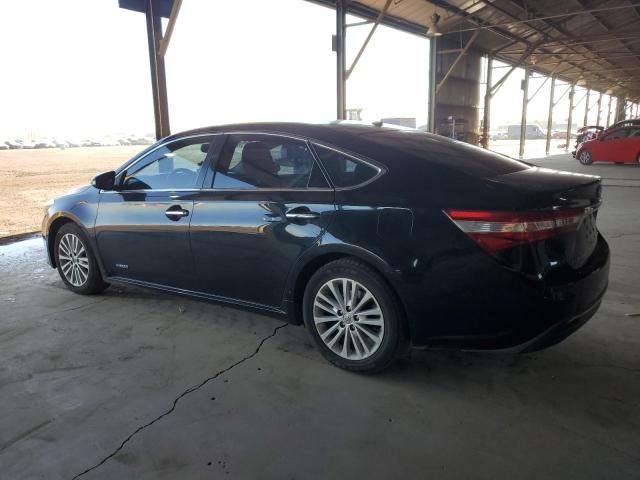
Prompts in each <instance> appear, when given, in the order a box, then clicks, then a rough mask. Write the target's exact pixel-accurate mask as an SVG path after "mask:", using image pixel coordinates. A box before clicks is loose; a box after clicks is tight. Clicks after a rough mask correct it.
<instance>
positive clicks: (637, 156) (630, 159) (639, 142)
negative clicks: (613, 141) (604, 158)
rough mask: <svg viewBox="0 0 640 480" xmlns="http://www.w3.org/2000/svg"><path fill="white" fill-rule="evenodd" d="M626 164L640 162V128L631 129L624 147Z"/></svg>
mask: <svg viewBox="0 0 640 480" xmlns="http://www.w3.org/2000/svg"><path fill="white" fill-rule="evenodd" d="M623 161H624V162H626V163H636V162H640V127H636V128H630V129H629V135H628V137H627V138H626V142H625V145H624V159H623Z"/></svg>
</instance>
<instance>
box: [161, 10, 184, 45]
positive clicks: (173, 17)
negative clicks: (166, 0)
mask: <svg viewBox="0 0 640 480" xmlns="http://www.w3.org/2000/svg"><path fill="white" fill-rule="evenodd" d="M181 6H182V0H174V1H173V6H172V7H171V14H170V15H169V23H167V30H166V31H165V33H164V37H162V40H160V50H159V51H158V55H160V56H161V57H164V56H165V54H166V53H167V48H169V42H171V36H172V35H173V28H174V27H175V25H176V20H177V19H178V14H179V13H180V7H181Z"/></svg>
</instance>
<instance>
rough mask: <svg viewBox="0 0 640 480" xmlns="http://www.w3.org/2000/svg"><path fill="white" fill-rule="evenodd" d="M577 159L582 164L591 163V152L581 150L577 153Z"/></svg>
mask: <svg viewBox="0 0 640 480" xmlns="http://www.w3.org/2000/svg"><path fill="white" fill-rule="evenodd" d="M578 160H579V161H580V163H581V164H582V165H591V164H592V163H593V158H592V157H591V153H589V152H588V151H587V150H583V151H581V152H580V155H578Z"/></svg>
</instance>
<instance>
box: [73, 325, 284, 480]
mask: <svg viewBox="0 0 640 480" xmlns="http://www.w3.org/2000/svg"><path fill="white" fill-rule="evenodd" d="M287 325H289V324H288V323H283V324H282V325H278V326H277V327H275V328H274V329H273V332H271V333H270V334H269V335H267V336H266V337H264V338H263V339H262V340H260V343H258V346H257V347H256V349H255V350H254V351H253V352H252V353H250V354H249V355H246V356H244V357H242V358H241V359H240V360H238V361H236V362H234V363H232V364H231V365H229V366H228V367H225V368H223V369H222V370H219V371H217V372H216V373H215V374H213V375H212V376H210V377H208V378H206V379H204V380H203V381H202V382H200V383H198V384H197V385H193V386H192V387H189V388H187V389H186V390H185V391H184V392H182V393H181V394H180V395H178V396H177V397H176V398H175V400H174V401H173V404H172V405H171V408H169V410H167V411H166V412H164V413H162V414H160V415H158V416H157V417H156V418H154V419H153V420H151V421H149V422H147V423H145V424H144V425H141V426H140V427H138V428H136V429H135V430H134V431H133V432H132V433H130V434H129V436H127V438H125V439H124V440H123V441H122V443H121V444H120V445H119V446H118V448H116V449H115V450H114V451H113V452H111V453H110V454H109V455H107V456H106V457H104V458H103V459H102V460H100V461H99V462H98V463H96V464H95V465H93V466H91V467H89V468H87V469H86V470H84V471H83V472H80V473H78V474H77V475H75V476H74V477H73V478H72V480H76V479H78V478H80V477H82V476H83V475H86V474H87V473H89V472H91V471H93V470H95V469H96V468H98V467H100V466H102V465H104V464H105V463H106V462H107V461H108V460H109V459H111V458H113V457H114V456H116V455H117V454H118V452H120V450H122V449H123V448H124V446H125V445H126V444H127V443H128V442H129V441H130V440H131V439H132V438H133V437H134V436H136V435H137V434H138V433H140V432H141V431H143V430H144V429H146V428H148V427H150V426H151V425H153V424H154V423H156V422H158V421H160V420H162V419H163V418H164V417H166V416H167V415H170V414H171V413H173V411H174V410H175V409H176V406H177V405H178V402H179V401H180V400H181V399H182V398H183V397H186V396H187V395H189V394H190V393H193V392H195V391H196V390H198V389H200V388H202V387H204V386H205V385H206V384H207V383H209V382H210V381H211V380H215V379H216V378H218V377H219V376H220V375H222V374H224V373H227V372H228V371H229V370H231V369H233V368H235V367H237V366H238V365H240V364H241V363H244V362H246V361H247V360H250V359H252V358H253V357H255V356H256V355H257V354H258V353H259V352H260V349H261V348H262V346H263V345H264V343H265V342H266V341H267V340H269V339H270V338H273V337H275V335H276V333H278V330H280V329H281V328H284V327H286V326H287Z"/></svg>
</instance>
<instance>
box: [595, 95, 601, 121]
mask: <svg viewBox="0 0 640 480" xmlns="http://www.w3.org/2000/svg"><path fill="white" fill-rule="evenodd" d="M601 113H602V92H600V95H599V96H598V119H597V120H596V125H600V114H601Z"/></svg>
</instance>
